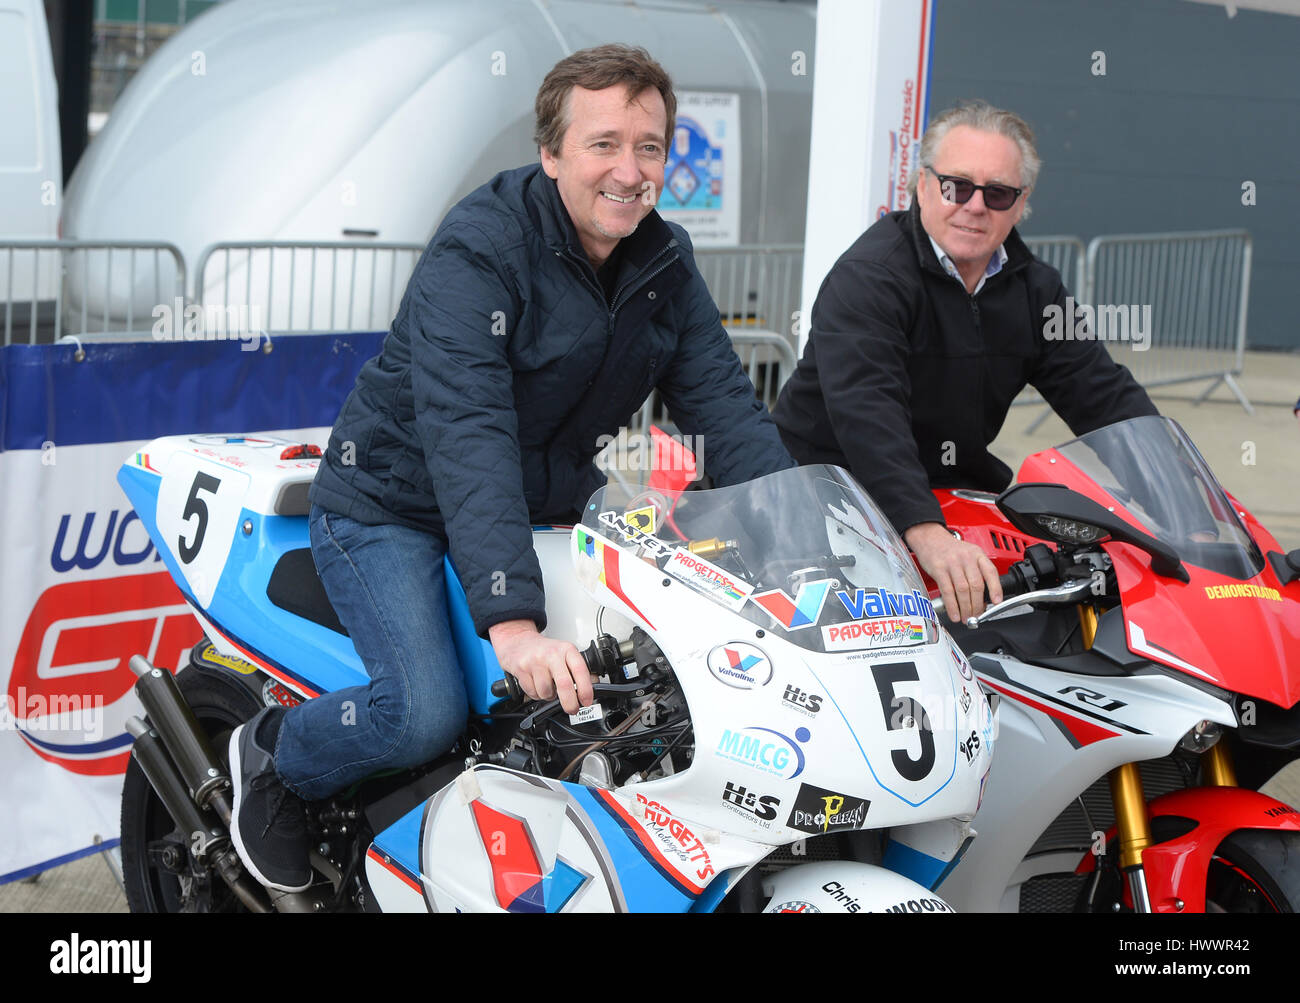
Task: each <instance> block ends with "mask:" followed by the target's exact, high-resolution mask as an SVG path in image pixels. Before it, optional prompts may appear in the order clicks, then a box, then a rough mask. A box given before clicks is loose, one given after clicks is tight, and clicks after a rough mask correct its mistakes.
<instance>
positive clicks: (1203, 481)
mask: <svg viewBox="0 0 1300 1003" xmlns="http://www.w3.org/2000/svg"><path fill="white" fill-rule="evenodd" d="M1052 453H1054V454H1055V456H1056V457H1057V458H1058V459H1059V461H1062V462H1056V463H1055V464H1052V465H1051V466H1050V469H1047V470H1045V469H1044V467H1043V464H1041V463H1039V464H1038V466H1037V473H1039V474H1043V475H1045V476H1044V478H1043V479H1052V480H1058V481H1061V482H1062V483H1064V484H1066V485H1067V486H1068V487H1070V488H1072V489H1074V490H1076V491H1079V492H1080V493H1081V494H1085V495H1087V496H1088V497H1090V498H1092V499H1093V500H1094V501H1097V502H1099V503H1100V504H1102V505H1104V506H1107V507H1110V508H1112V509H1113V511H1114V512H1115V514H1117V515H1119V516H1120V517H1121V518H1122V519H1124V520H1125V521H1127V522H1129V523H1131V524H1133V525H1134V526H1136V527H1138V528H1139V529H1141V530H1143V531H1144V532H1146V533H1149V534H1150V535H1151V536H1154V537H1155V538H1156V539H1158V540H1160V541H1161V542H1163V543H1165V544H1167V545H1168V546H1170V547H1171V548H1173V550H1174V551H1175V553H1177V555H1178V557H1179V560H1181V561H1182V563H1183V567H1184V568H1185V569H1186V571H1187V573H1188V576H1189V578H1190V580H1189V581H1188V582H1186V583H1184V582H1181V581H1178V580H1176V579H1173V578H1168V577H1163V578H1160V579H1159V583H1158V586H1157V585H1156V584H1155V583H1154V582H1153V576H1154V574H1155V573H1154V572H1153V570H1152V568H1151V562H1150V559H1149V557H1148V556H1147V555H1146V554H1145V553H1143V552H1142V551H1140V550H1139V549H1138V548H1136V547H1132V546H1129V545H1126V544H1117V543H1113V542H1112V543H1109V544H1107V545H1106V550H1107V552H1108V553H1110V555H1111V558H1112V560H1113V561H1114V563H1115V574H1116V581H1117V584H1118V585H1119V589H1120V595H1121V599H1122V601H1123V606H1124V615H1125V620H1126V622H1127V629H1128V646H1129V649H1130V650H1131V651H1133V652H1134V653H1135V654H1138V655H1141V656H1143V657H1145V658H1149V659H1151V660H1153V661H1157V662H1160V663H1162V664H1164V665H1169V666H1171V667H1173V668H1177V669H1181V670H1183V671H1185V672H1188V673H1190V674H1192V675H1194V676H1196V677H1198V678H1201V679H1204V680H1207V681H1210V682H1213V683H1215V684H1216V685H1219V686H1222V687H1224V688H1225V689H1230V690H1233V691H1236V692H1240V693H1243V694H1247V695H1251V696H1256V697H1259V698H1261V699H1264V700H1268V701H1269V702H1270V703H1275V704H1278V705H1279V706H1282V707H1290V706H1292V705H1293V704H1295V703H1296V701H1297V700H1300V664H1298V663H1297V658H1296V653H1297V652H1300V602H1297V600H1300V583H1292V584H1290V585H1287V586H1283V585H1282V583H1281V582H1280V581H1279V580H1278V578H1277V576H1276V575H1275V573H1274V571H1273V568H1272V567H1271V566H1270V565H1269V564H1268V562H1267V561H1265V560H1264V555H1263V554H1262V553H1261V552H1260V549H1259V546H1258V545H1257V544H1256V543H1255V541H1254V539H1252V538H1251V536H1250V534H1249V533H1248V532H1247V530H1246V528H1245V526H1244V525H1243V524H1242V521H1241V519H1240V517H1239V516H1238V515H1237V512H1236V510H1235V509H1234V508H1233V506H1232V503H1231V502H1230V501H1229V500H1228V498H1227V495H1226V494H1225V492H1224V490H1223V488H1222V487H1221V486H1220V484H1219V482H1218V480H1217V479H1216V478H1215V476H1214V474H1213V473H1211V471H1210V469H1209V467H1208V466H1207V465H1206V463H1205V461H1204V459H1202V457H1201V455H1200V453H1199V452H1197V450H1196V447H1195V446H1194V445H1193V444H1192V442H1191V440H1190V439H1188V437H1187V434H1186V433H1185V432H1184V431H1183V430H1182V428H1181V427H1179V425H1178V424H1177V422H1175V421H1173V420H1172V419H1170V418H1165V417H1160V416H1154V415H1152V416H1148V417H1142V418H1131V419H1129V420H1127V421H1122V422H1118V423H1116V424H1114V425H1110V426H1107V427H1106V428H1102V429H1098V430H1097V431H1095V432H1089V433H1088V434H1087V435H1083V436H1080V437H1079V438H1077V439H1074V440H1072V441H1070V442H1067V443H1065V444H1064V445H1062V446H1059V447H1057V449H1056V450H1054V451H1052ZM1052 453H1049V454H1047V455H1048V456H1049V463H1050V462H1051V460H1050V458H1051V456H1052ZM1026 466H1028V464H1027V465H1026ZM1022 476H1024V471H1022ZM1288 663H1290V666H1291V667H1290V668H1288Z"/></svg>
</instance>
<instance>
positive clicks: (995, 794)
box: [942, 653, 1235, 912]
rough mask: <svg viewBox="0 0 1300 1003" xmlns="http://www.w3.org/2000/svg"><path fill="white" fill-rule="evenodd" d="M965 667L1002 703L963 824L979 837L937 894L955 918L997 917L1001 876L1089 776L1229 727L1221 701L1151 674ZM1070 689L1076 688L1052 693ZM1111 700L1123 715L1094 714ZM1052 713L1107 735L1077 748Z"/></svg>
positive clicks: (1005, 661) (976, 662)
mask: <svg viewBox="0 0 1300 1003" xmlns="http://www.w3.org/2000/svg"><path fill="white" fill-rule="evenodd" d="M971 665H972V666H973V667H974V669H975V673H976V675H977V677H978V679H979V681H980V683H981V685H989V688H990V689H995V687H994V686H992V685H990V684H997V686H998V687H1000V688H1001V690H1003V691H1006V695H1004V697H1003V699H1002V700H1001V701H1000V702H999V704H998V708H997V719H998V734H997V761H996V762H995V763H994V764H993V768H992V769H991V770H990V771H989V776H988V782H987V784H986V785H985V788H984V800H983V803H982V804H981V806H980V809H979V811H978V812H977V813H976V815H975V818H974V820H973V822H972V825H973V827H974V828H975V829H976V830H978V831H979V834H980V837H979V838H978V839H976V840H975V841H974V842H973V843H972V844H971V846H970V848H969V849H968V850H967V851H966V855H965V857H964V858H963V859H962V863H961V865H960V866H958V867H957V868H955V869H954V870H953V871H952V872H951V873H950V874H949V875H948V877H947V878H946V879H945V880H944V883H943V886H942V887H943V892H944V896H945V898H946V899H947V900H948V901H949V902H951V903H953V905H954V906H956V907H957V908H958V909H960V910H962V911H964V912H971V911H973V912H996V911H999V910H1000V909H1001V908H1002V900H1003V894H1004V892H1005V889H1006V880H1007V876H1008V875H1010V874H1013V873H1014V872H1015V870H1016V868H1017V866H1018V865H1019V863H1020V862H1021V861H1022V860H1023V859H1024V858H1025V855H1026V854H1027V853H1028V852H1029V850H1030V848H1031V847H1032V846H1033V845H1034V841H1035V840H1036V839H1038V837H1039V836H1040V835H1041V834H1042V832H1043V831H1044V830H1045V829H1046V828H1047V827H1048V826H1049V825H1050V824H1051V823H1052V822H1053V820H1054V819H1056V818H1057V817H1058V816H1059V815H1060V814H1061V812H1062V811H1063V810H1064V809H1065V808H1066V806H1067V805H1068V804H1069V803H1070V802H1071V801H1072V800H1073V799H1074V797H1075V795H1076V794H1077V793H1078V792H1079V791H1082V790H1086V789H1087V788H1088V787H1089V786H1090V785H1091V784H1092V783H1093V782H1094V781H1096V780H1097V778H1098V777H1101V776H1104V775H1105V774H1107V773H1108V772H1110V771H1111V770H1113V769H1114V768H1115V767H1116V766H1119V765H1121V764H1124V763H1132V762H1140V761H1142V760H1146V759H1159V758H1161V757H1163V756H1167V755H1168V754H1169V753H1170V752H1171V751H1172V750H1173V747H1174V746H1175V745H1176V744H1177V742H1178V740H1179V738H1180V737H1181V736H1182V735H1184V734H1186V733H1187V731H1188V730H1189V729H1191V728H1192V727H1193V726H1195V725H1196V723H1197V722H1199V721H1202V720H1209V721H1214V722H1216V723H1219V724H1223V725H1226V726H1229V727H1230V726H1232V725H1233V722H1234V721H1235V713H1234V711H1233V709H1232V706H1231V703H1230V702H1228V701H1226V700H1221V699H1217V698H1215V697H1213V696H1211V695H1210V694H1208V693H1205V692H1204V691H1202V690H1199V689H1197V688H1195V687H1192V686H1189V685H1188V684H1187V683H1185V682H1183V681H1182V680H1181V679H1180V678H1179V677H1178V676H1177V675H1176V674H1173V673H1167V672H1164V671H1162V670H1160V669H1156V668H1151V669H1147V670H1145V671H1138V672H1135V673H1133V674H1130V675H1124V676H1106V677H1097V676H1083V675H1076V674H1074V673H1069V672H1066V671H1064V670H1061V669H1048V668H1043V667H1041V666H1036V665H1032V664H1028V663H1025V662H1021V661H1019V660H1017V659H1014V658H1011V657H1009V656H1006V655H995V654H987V653H981V654H977V655H974V656H973V657H972V658H971ZM1070 687H1077V688H1076V689H1070V692H1067V693H1061V692H1059V691H1060V690H1063V689H1067V688H1070ZM995 691H996V690H995ZM1094 694H1095V697H1094V696H1093V695H1094ZM1080 696H1085V697H1087V699H1088V700H1090V701H1092V704H1090V703H1088V702H1085V701H1084V700H1081V699H1079V697H1080ZM1098 697H1099V698H1102V699H1096V698H1098ZM1057 701H1061V702H1060V703H1058V702H1057ZM1116 701H1120V702H1122V703H1123V706H1122V707H1118V708H1115V709H1114V710H1109V711H1107V710H1102V709H1101V707H1100V706H1096V704H1100V705H1101V706H1108V705H1110V704H1113V703H1115V702H1116ZM1069 704H1073V705H1074V706H1073V707H1070V706H1068V705H1069ZM1057 714H1060V715H1068V716H1070V717H1071V718H1072V719H1074V720H1075V721H1076V722H1079V723H1081V724H1084V725H1086V726H1091V727H1097V728H1103V729H1105V730H1106V731H1108V732H1112V733H1113V734H1112V735H1110V737H1104V738H1102V737H1098V738H1097V739H1096V740H1094V741H1091V742H1080V741H1077V740H1076V739H1074V738H1073V737H1072V733H1071V732H1070V730H1069V729H1068V728H1066V727H1064V722H1063V721H1062V720H1060V719H1058V718H1057V717H1056V715H1057ZM1094 715H1095V716H1094Z"/></svg>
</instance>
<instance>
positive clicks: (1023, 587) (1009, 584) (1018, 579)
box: [930, 565, 1030, 614]
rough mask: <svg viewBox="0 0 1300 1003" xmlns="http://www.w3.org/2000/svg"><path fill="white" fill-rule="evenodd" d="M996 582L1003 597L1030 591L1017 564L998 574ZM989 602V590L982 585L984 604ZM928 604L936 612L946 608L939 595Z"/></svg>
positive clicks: (1007, 597) (1006, 597)
mask: <svg viewBox="0 0 1300 1003" xmlns="http://www.w3.org/2000/svg"><path fill="white" fill-rule="evenodd" d="M998 584H999V585H1001V586H1002V598H1003V599H1010V598H1012V597H1014V596H1018V595H1020V594H1021V593H1022V592H1028V591H1030V587H1029V583H1028V582H1026V581H1025V576H1024V574H1023V573H1021V571H1020V569H1019V566H1018V565H1013V566H1012V568H1011V570H1010V571H1008V572H1007V573H1006V574H1005V575H998ZM989 602H990V598H989V590H988V586H987V585H986V586H984V605H986V606H987V605H989ZM930 605H932V606H933V607H934V612H935V613H936V614H941V613H943V612H944V611H945V610H946V609H947V607H946V606H945V605H944V602H943V599H942V598H941V597H940V598H936V599H933V600H931V603H930Z"/></svg>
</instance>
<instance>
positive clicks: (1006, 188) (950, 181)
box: [925, 164, 1024, 211]
mask: <svg viewBox="0 0 1300 1003" xmlns="http://www.w3.org/2000/svg"><path fill="white" fill-rule="evenodd" d="M925 169H926V170H927V171H929V172H930V173H931V174H933V175H934V176H935V177H936V178H938V179H939V191H940V192H941V193H942V194H943V198H944V201H945V202H956V203H957V204H958V205H965V204H966V203H967V202H969V201H970V200H971V196H972V195H974V194H975V193H976V192H983V193H984V204H985V205H986V206H988V207H989V208H990V209H996V210H998V211H1002V210H1004V209H1010V208H1011V207H1012V206H1013V205H1015V204H1016V199H1018V198H1020V193H1021V192H1023V191H1024V189H1023V188H1012V187H1011V186H1010V185H977V184H976V183H975V182H974V181H968V180H967V179H966V178H957V177H953V176H952V175H951V174H940V173H939V172H938V171H936V170H935V169H934V168H933V167H931V166H930V165H929V164H926V165H925Z"/></svg>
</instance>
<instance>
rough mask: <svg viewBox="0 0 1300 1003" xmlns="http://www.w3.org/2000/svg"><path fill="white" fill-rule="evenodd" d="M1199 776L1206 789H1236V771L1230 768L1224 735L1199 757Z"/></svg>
mask: <svg viewBox="0 0 1300 1003" xmlns="http://www.w3.org/2000/svg"><path fill="white" fill-rule="evenodd" d="M1201 776H1202V777H1203V778H1204V779H1205V784H1206V786H1208V787H1236V786H1237V771H1236V770H1235V769H1233V766H1232V753H1231V752H1230V751H1229V750H1228V736H1227V735H1224V736H1223V737H1222V738H1220V739H1219V740H1218V741H1217V742H1215V743H1214V745H1212V746H1210V748H1208V749H1206V750H1205V752H1204V753H1203V754H1202V755H1201Z"/></svg>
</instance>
